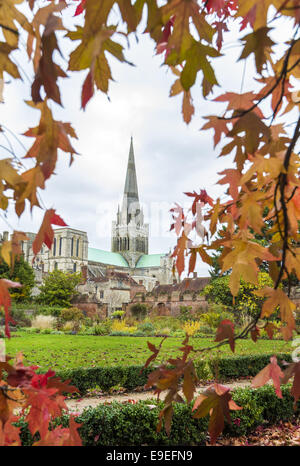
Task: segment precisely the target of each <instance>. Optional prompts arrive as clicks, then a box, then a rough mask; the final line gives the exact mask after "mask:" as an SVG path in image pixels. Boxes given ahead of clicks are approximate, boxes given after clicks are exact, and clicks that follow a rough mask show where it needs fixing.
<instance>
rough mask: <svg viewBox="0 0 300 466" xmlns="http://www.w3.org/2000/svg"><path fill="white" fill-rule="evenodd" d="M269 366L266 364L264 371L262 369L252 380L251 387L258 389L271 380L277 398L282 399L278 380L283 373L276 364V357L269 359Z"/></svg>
mask: <svg viewBox="0 0 300 466" xmlns="http://www.w3.org/2000/svg"><path fill="white" fill-rule="evenodd" d="M270 361H271V362H270V364H268V365H267V366H266V367H265V368H264V369H262V370H261V371H260V372H259V373H258V374H257V375H256V376H255V377H254V379H253V380H252V387H253V388H258V387H262V386H263V385H266V383H267V382H268V381H269V380H270V379H271V380H273V383H274V387H275V391H276V395H277V396H278V398H282V393H281V389H280V379H281V378H282V377H283V375H284V374H283V372H282V370H281V369H280V367H279V366H278V364H277V358H276V356H272V357H271V358H270Z"/></svg>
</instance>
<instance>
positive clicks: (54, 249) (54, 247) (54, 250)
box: [53, 238, 56, 256]
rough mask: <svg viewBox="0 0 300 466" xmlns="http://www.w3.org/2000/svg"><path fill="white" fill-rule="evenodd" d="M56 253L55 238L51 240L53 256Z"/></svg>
mask: <svg viewBox="0 0 300 466" xmlns="http://www.w3.org/2000/svg"><path fill="white" fill-rule="evenodd" d="M55 255H56V238H54V240H53V256H55Z"/></svg>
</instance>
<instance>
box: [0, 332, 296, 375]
mask: <svg viewBox="0 0 300 466" xmlns="http://www.w3.org/2000/svg"><path fill="white" fill-rule="evenodd" d="M14 335H16V336H14V337H12V338H11V339H10V340H6V351H7V354H9V355H10V356H14V355H16V354H17V353H18V352H22V353H23V355H24V359H25V361H24V362H25V363H26V364H29V365H32V364H34V365H39V366H41V367H42V368H43V369H48V368H53V369H54V370H55V369H63V368H74V367H95V366H113V365H124V366H125V365H127V366H131V365H139V364H144V363H145V361H146V360H147V358H148V357H149V356H150V354H152V353H151V352H150V351H149V349H148V346H147V341H150V342H151V343H154V344H155V345H156V346H158V345H159V343H160V341H161V338H155V337H109V336H106V337H100V336H90V335H39V334H33V335H28V334H24V333H23V334H22V333H17V334H14ZM181 343H182V338H167V339H166V340H165V342H164V343H163V349H162V352H161V356H160V358H158V359H157V360H158V361H162V359H165V358H166V357H168V356H172V357H174V356H175V355H177V354H179V353H180V352H179V351H178V348H179V347H180V346H181ZM190 344H192V345H193V346H194V348H203V347H207V346H208V345H212V344H214V343H213V338H205V339H204V338H194V339H190ZM290 348H291V344H290V342H288V343H286V342H284V341H278V340H277V341H275V340H274V341H272V340H258V341H257V342H256V343H254V342H253V341H252V340H239V341H237V342H236V352H235V354H239V355H242V354H258V353H275V354H276V353H279V352H288V351H289V350H290ZM219 351H220V353H221V355H232V352H231V351H230V348H229V346H228V345H224V346H223V347H221V348H220V349H219ZM214 354H216V351H215V350H214Z"/></svg>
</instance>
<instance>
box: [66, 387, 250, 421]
mask: <svg viewBox="0 0 300 466" xmlns="http://www.w3.org/2000/svg"><path fill="white" fill-rule="evenodd" d="M225 385H226V386H230V388H231V389H234V388H238V387H239V388H244V387H250V385H251V381H250V380H245V379H243V380H235V381H234V382H229V383H226V384H225ZM207 386H208V384H206V385H202V386H200V387H198V389H197V393H201V392H203V391H204V390H205V388H207ZM152 398H156V395H154V390H148V391H142V392H126V393H121V394H116V395H110V394H103V395H101V396H95V397H86V398H79V399H68V400H66V404H67V406H68V408H69V410H70V411H71V412H76V413H81V412H82V411H83V410H84V409H85V408H88V407H92V408H95V407H96V406H98V405H99V404H103V403H112V402H113V401H118V402H120V403H122V402H126V401H129V400H130V401H140V400H150V399H152ZM162 399H163V397H162Z"/></svg>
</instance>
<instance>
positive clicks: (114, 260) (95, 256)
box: [88, 248, 128, 267]
mask: <svg viewBox="0 0 300 466" xmlns="http://www.w3.org/2000/svg"><path fill="white" fill-rule="evenodd" d="M88 260H89V261H92V262H101V263H102V264H108V265H118V266H119V267H128V263H127V261H126V260H125V259H124V257H123V256H122V255H121V254H119V253H118V252H110V251H103V250H102V249H96V248H88Z"/></svg>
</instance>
